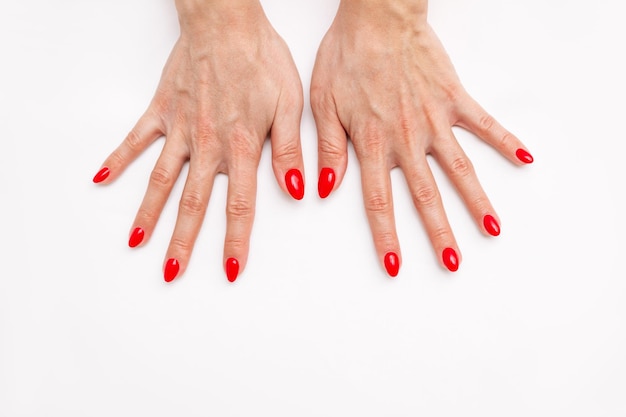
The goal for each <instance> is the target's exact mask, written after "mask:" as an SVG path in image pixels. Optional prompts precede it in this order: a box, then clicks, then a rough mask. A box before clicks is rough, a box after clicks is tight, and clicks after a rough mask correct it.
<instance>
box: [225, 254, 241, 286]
mask: <svg viewBox="0 0 626 417" xmlns="http://www.w3.org/2000/svg"><path fill="white" fill-rule="evenodd" d="M238 275H239V261H238V260H237V259H235V258H228V259H227V260H226V278H228V281H230V282H235V280H236V279H237V276H238Z"/></svg>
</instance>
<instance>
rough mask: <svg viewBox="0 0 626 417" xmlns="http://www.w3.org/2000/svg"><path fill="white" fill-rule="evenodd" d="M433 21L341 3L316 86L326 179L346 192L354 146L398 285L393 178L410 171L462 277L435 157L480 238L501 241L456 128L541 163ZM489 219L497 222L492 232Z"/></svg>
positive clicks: (400, 10) (435, 233)
mask: <svg viewBox="0 0 626 417" xmlns="http://www.w3.org/2000/svg"><path fill="white" fill-rule="evenodd" d="M426 14H427V1H422V0H417V1H416V0H405V1H402V0H343V1H341V4H340V6H339V10H338V12H337V16H336V17H335V20H334V22H333V24H332V26H331V28H330V30H329V31H328V33H327V34H326V36H325V38H324V40H323V41H322V44H321V46H320V48H319V51H318V56H317V61H316V64H315V68H314V71H313V79H312V82H311V106H312V109H313V114H314V116H315V121H316V125H317V130H318V159H319V170H320V172H322V170H323V169H324V168H330V169H332V170H333V171H334V173H335V182H334V186H333V189H336V188H337V187H338V186H339V184H340V183H341V180H342V178H343V176H344V174H345V171H346V166H347V162H348V157H347V138H349V139H350V140H351V141H352V143H353V145H354V149H355V152H356V155H357V158H358V160H359V163H360V165H361V177H362V188H363V198H364V205H365V210H366V212H367V217H368V220H369V224H370V228H371V230H372V235H373V239H374V244H375V247H376V252H377V254H378V257H379V259H380V262H381V264H383V265H384V266H385V267H386V269H387V271H388V273H389V274H390V275H392V276H395V274H397V272H398V269H399V267H400V264H401V257H400V245H399V242H398V236H397V233H396V226H395V221H394V213H393V202H392V194H391V182H390V176H389V172H390V170H391V169H393V168H395V167H399V168H400V169H401V170H402V171H403V173H404V175H405V178H406V180H407V184H408V186H409V189H410V192H411V194H412V197H413V201H414V204H415V207H416V209H417V211H418V212H419V214H420V217H421V219H422V222H423V224H424V228H425V230H426V233H427V234H428V236H429V238H430V241H431V243H432V246H433V248H434V250H435V254H436V257H437V258H438V260H439V262H440V263H441V265H442V266H444V267H447V268H448V269H450V270H451V271H455V270H456V269H457V268H458V266H459V264H460V261H461V252H460V250H459V248H458V245H457V243H456V240H455V238H454V234H453V233H452V230H451V228H450V224H449V223H448V219H447V217H446V213H445V211H444V207H443V204H442V201H441V197H440V194H439V191H438V188H437V185H436V183H435V180H434V178H433V175H432V173H431V170H430V168H429V165H428V162H427V159H426V155H427V154H431V155H432V156H433V157H434V158H435V159H436V160H437V162H438V163H439V164H440V165H441V166H442V168H443V170H444V171H445V172H446V174H447V175H448V176H449V177H450V179H451V181H452V183H453V184H454V185H455V187H456V189H457V190H458V192H459V194H460V195H461V197H462V198H463V200H464V202H465V204H466V205H467V207H468V209H469V211H470V212H471V214H472V216H473V218H474V219H475V220H476V223H477V224H478V226H479V228H480V230H481V231H482V232H483V233H485V234H491V235H497V234H499V219H498V217H497V214H496V212H495V209H494V208H493V206H492V205H491V203H490V202H489V199H488V197H487V195H486V194H485V192H484V190H483V188H482V187H481V185H480V183H479V181H478V178H477V177H476V174H475V172H474V169H473V167H472V164H471V162H470V161H469V159H468V158H467V156H466V155H465V153H464V152H463V149H462V148H461V146H460V145H459V144H458V142H457V141H456V139H455V137H454V135H453V133H452V130H451V127H452V126H461V127H463V128H466V129H468V130H470V131H472V132H473V133H475V134H476V135H477V136H479V137H480V138H482V139H483V140H484V141H485V142H487V143H488V144H490V145H491V146H493V147H494V148H495V149H497V150H498V151H500V152H501V153H502V154H503V155H504V156H505V157H507V158H508V159H510V160H511V161H512V162H513V163H515V164H518V165H523V164H524V163H529V162H531V161H532V157H530V155H528V156H527V157H526V158H524V159H525V161H523V160H522V159H521V158H520V156H518V155H517V153H518V151H519V150H520V149H521V150H522V151H519V152H522V153H523V152H524V151H525V148H524V145H523V144H522V143H521V142H520V141H519V139H517V138H516V137H515V136H514V135H513V134H512V133H510V132H508V131H507V130H505V129H504V128H503V127H502V126H501V125H500V124H499V123H498V122H496V121H495V120H494V119H493V117H491V116H490V115H489V114H488V113H487V112H486V111H485V110H484V109H482V108H481V107H480V106H479V105H478V103H476V101H474V100H473V99H472V98H471V97H470V96H469V95H468V93H467V92H466V91H465V90H464V88H463V87H462V85H461V83H460V81H459V79H458V77H457V75H456V73H455V70H454V68H453V66H452V63H451V62H450V60H449V58H448V56H447V54H446V52H445V50H444V48H443V46H442V45H441V43H440V42H439V40H438V39H437V36H436V35H435V33H434V32H433V30H432V29H431V28H430V26H429V25H428V23H427V21H426ZM485 216H491V217H487V219H488V220H490V222H489V226H490V227H488V226H486V225H485V223H486V220H485ZM492 220H493V221H495V222H496V223H495V225H493V222H492ZM496 226H497V227H496ZM494 229H497V230H494ZM489 230H491V231H490V232H489ZM451 250H452V251H451ZM393 255H395V256H396V258H395V260H394V259H387V258H388V257H391V258H393ZM454 255H456V256H454ZM454 258H456V259H454ZM390 260H391V262H389V261H390Z"/></svg>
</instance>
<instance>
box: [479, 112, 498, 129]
mask: <svg viewBox="0 0 626 417" xmlns="http://www.w3.org/2000/svg"><path fill="white" fill-rule="evenodd" d="M495 123H496V121H495V119H494V118H493V117H492V116H491V115H489V114H483V115H482V116H481V117H480V119H478V125H479V126H480V128H481V129H482V130H491V129H492V128H493V127H494V126H495Z"/></svg>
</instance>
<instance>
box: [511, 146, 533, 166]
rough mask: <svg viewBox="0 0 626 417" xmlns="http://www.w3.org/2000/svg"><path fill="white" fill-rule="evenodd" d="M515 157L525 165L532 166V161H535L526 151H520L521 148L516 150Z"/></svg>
mask: <svg viewBox="0 0 626 417" xmlns="http://www.w3.org/2000/svg"><path fill="white" fill-rule="evenodd" d="M515 155H516V156H517V159H519V160H520V161H522V162H523V163H525V164H532V163H533V161H534V160H535V159H534V158H533V156H532V155H531V154H530V153H528V151H526V150H524V149H521V148H520V149H518V150H517V152H515Z"/></svg>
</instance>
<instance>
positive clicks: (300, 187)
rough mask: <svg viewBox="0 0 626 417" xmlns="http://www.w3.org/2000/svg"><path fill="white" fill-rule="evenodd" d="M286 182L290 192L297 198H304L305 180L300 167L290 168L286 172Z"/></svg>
mask: <svg viewBox="0 0 626 417" xmlns="http://www.w3.org/2000/svg"><path fill="white" fill-rule="evenodd" d="M285 183H286V184H287V190H288V191H289V194H291V196H292V197H293V198H295V199H296V200H302V198H303V197H304V180H303V179H302V173H301V172H300V170H298V169H290V170H289V171H287V174H285Z"/></svg>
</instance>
